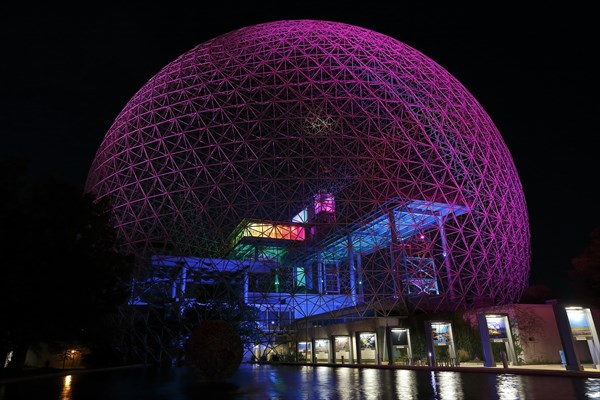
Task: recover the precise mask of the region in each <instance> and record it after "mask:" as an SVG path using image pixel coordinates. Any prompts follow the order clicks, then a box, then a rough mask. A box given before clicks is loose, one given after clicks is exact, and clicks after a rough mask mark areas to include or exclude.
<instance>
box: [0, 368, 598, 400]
mask: <svg viewBox="0 0 600 400" xmlns="http://www.w3.org/2000/svg"><path fill="white" fill-rule="evenodd" d="M16 399H19V400H22V399H39V400H46V399H53V400H84V399H85V400H90V399H103V400H108V399H110V400H113V399H114V400H120V399H127V400H131V399H170V400H171V399H172V400H188V399H211V400H212V399H282V400H283V399H303V400H309V399H315V400H317V399H319V400H321V399H332V400H333V399H336V400H337V399H340V400H343V399H348V400H350V399H364V400H375V399H377V400H381V399H407V400H410V399H439V400H460V399H466V400H468V399H481V400H486V399H499V400H508V399H544V400H552V399H560V400H568V399H600V378H598V379H595V378H571V377H556V376H538V375H516V374H495V373H476V372H450V371H424V370H418V371H415V370H403V369H374V368H363V369H358V368H332V367H326V366H301V365H298V366H296V365H254V364H242V366H240V369H239V370H238V371H237V372H236V374H235V375H234V376H233V377H232V378H230V379H228V380H225V381H223V382H219V383H210V384H208V383H201V382H198V381H196V380H194V379H193V376H192V375H191V374H190V373H189V371H188V370H187V368H185V367H181V368H174V369H168V370H156V369H147V368H132V369H125V370H114V371H104V372H88V373H83V374H79V375H68V376H60V377H57V376H54V377H44V378H36V379H32V380H28V381H20V382H10V383H4V384H0V400H16Z"/></svg>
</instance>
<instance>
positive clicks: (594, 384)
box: [585, 378, 600, 399]
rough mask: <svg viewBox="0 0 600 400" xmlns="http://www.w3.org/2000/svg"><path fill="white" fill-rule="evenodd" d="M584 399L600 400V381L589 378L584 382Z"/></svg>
mask: <svg viewBox="0 0 600 400" xmlns="http://www.w3.org/2000/svg"><path fill="white" fill-rule="evenodd" d="M585 398H586V399H600V379H596V378H589V379H587V380H586V381H585Z"/></svg>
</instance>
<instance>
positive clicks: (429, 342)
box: [424, 321, 437, 367]
mask: <svg viewBox="0 0 600 400" xmlns="http://www.w3.org/2000/svg"><path fill="white" fill-rule="evenodd" d="M424 328H425V347H426V350H427V365H429V366H430V367H435V366H436V365H437V361H436V359H435V347H434V346H433V335H432V334H431V321H425V322H424Z"/></svg>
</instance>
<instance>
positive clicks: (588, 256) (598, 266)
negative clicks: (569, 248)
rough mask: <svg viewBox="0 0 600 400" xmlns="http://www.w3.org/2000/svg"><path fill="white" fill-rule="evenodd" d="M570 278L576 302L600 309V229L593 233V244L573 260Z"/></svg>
mask: <svg viewBox="0 0 600 400" xmlns="http://www.w3.org/2000/svg"><path fill="white" fill-rule="evenodd" d="M569 277H570V279H571V287H572V288H573V289H574V292H575V294H576V299H575V300H577V301H578V302H581V303H584V304H585V305H587V306H596V307H600V227H597V228H596V229H594V230H593V231H592V234H591V242H590V244H589V246H587V247H586V248H585V249H584V251H583V253H582V254H581V255H580V256H579V257H575V258H573V259H572V260H571V269H570V270H569Z"/></svg>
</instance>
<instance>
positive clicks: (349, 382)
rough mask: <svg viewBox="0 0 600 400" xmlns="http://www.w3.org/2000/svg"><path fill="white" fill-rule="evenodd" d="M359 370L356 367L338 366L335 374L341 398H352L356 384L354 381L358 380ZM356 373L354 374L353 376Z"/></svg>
mask: <svg viewBox="0 0 600 400" xmlns="http://www.w3.org/2000/svg"><path fill="white" fill-rule="evenodd" d="M357 371H358V370H356V369H354V368H336V369H335V376H336V381H337V388H336V389H337V394H338V395H339V396H340V398H342V399H345V398H348V399H350V398H352V397H351V396H352V395H353V393H352V390H351V389H352V388H353V386H354V382H355V381H356V379H357V378H356V373H357ZM352 375H354V376H352Z"/></svg>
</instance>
